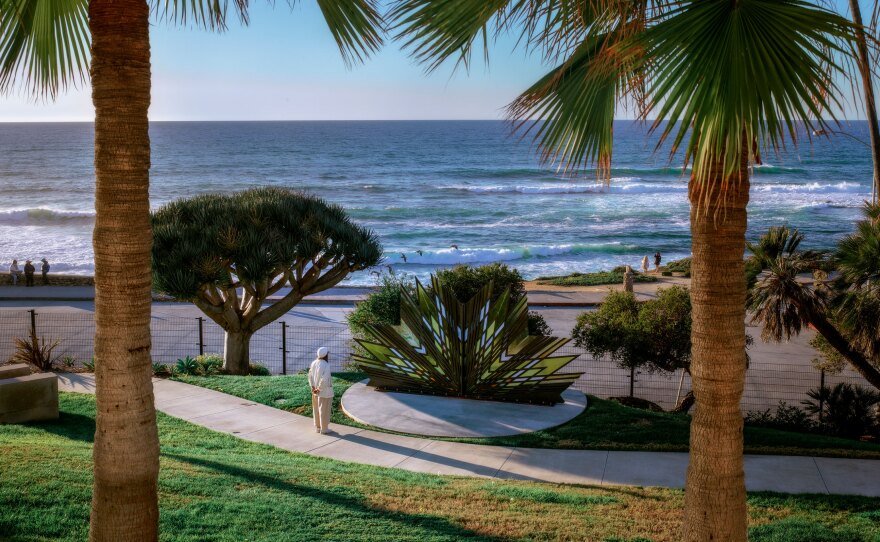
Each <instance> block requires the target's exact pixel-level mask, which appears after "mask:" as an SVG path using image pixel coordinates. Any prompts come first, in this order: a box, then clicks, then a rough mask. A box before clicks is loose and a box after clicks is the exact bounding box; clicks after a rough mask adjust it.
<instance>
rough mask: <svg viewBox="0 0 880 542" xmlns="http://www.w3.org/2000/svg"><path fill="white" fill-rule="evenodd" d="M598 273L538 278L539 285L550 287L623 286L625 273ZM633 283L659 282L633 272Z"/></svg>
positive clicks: (616, 271) (651, 276)
mask: <svg viewBox="0 0 880 542" xmlns="http://www.w3.org/2000/svg"><path fill="white" fill-rule="evenodd" d="M617 269H618V268H615V269H614V270H613V271H598V272H596V273H571V274H570V275H564V276H557V277H538V279H537V280H538V283H539V284H548V285H550V286H604V285H605V284H623V271H622V270H621V271H618V270H617ZM633 282H657V277H655V276H653V275H645V274H642V273H636V272H635V270H633Z"/></svg>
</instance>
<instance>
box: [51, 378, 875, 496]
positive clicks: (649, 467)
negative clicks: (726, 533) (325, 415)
mask: <svg viewBox="0 0 880 542" xmlns="http://www.w3.org/2000/svg"><path fill="white" fill-rule="evenodd" d="M59 385H60V388H61V389H62V390H66V391H86V392H88V391H89V390H93V389H94V382H93V380H92V377H91V375H86V374H67V375H61V378H60V379H59ZM153 385H154V391H155V397H156V408H157V410H159V411H161V412H164V413H166V414H169V415H171V416H174V417H177V418H181V419H183V420H186V421H189V422H191V423H194V424H197V425H201V426H203V427H207V428H209V429H213V430H215V431H220V432H224V433H229V434H232V435H235V436H237V437H239V438H242V439H245V440H250V441H255V442H261V443H264V444H271V445H273V446H276V447H278V448H282V449H285V450H289V451H296V452H305V453H307V454H309V455H315V456H321V457H327V458H332V459H339V460H343V461H351V462H355V463H362V464H370V465H377V466H383V467H397V468H400V469H404V470H408V471H416V472H426V473H432V474H454V475H466V476H480V477H494V478H502V479H510V478H513V479H526V480H534V481H545V482H555V483H565V484H587V485H603V486H606V485H608V486H615V485H629V486H657V487H671V488H678V487H683V485H684V474H685V469H686V467H687V460H688V456H687V454H686V453H656V452H632V451H630V452H624V451H601V450H547V449H536V448H519V447H511V446H481V445H475V444H467V443H460V442H447V441H438V440H430V439H422V438H415V437H409V436H404V435H395V434H390V433H381V432H377V431H371V430H367V429H361V428H357V427H350V426H345V425H339V424H333V425H331V430H332V431H333V433H332V434H329V435H320V434H317V433H315V432H314V426H313V424H312V420H311V419H310V418H307V417H305V416H300V415H297V414H294V413H292V412H286V411H283V410H280V409H277V408H273V407H269V406H266V405H262V404H259V403H256V402H253V401H250V400H244V399H242V398H240V397H235V396H233V395H228V394H225V393H221V392H218V391H214V390H210V389H207V388H200V387H198V386H192V385H190V384H186V383H183V382H176V381H173V380H156V381H155V382H154V384H153ZM878 480H880V461H874V460H867V459H842V458H813V457H790V456H748V457H747V459H746V485H747V487H748V489H749V490H752V491H777V492H784V493H825V494H828V493H831V494H848V495H864V496H880V483H877V481H878Z"/></svg>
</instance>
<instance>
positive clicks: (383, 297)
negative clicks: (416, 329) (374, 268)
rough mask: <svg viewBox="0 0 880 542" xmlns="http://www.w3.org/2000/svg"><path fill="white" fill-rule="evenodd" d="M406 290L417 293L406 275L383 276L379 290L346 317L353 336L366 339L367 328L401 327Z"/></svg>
mask: <svg viewBox="0 0 880 542" xmlns="http://www.w3.org/2000/svg"><path fill="white" fill-rule="evenodd" d="M404 290H405V291H407V292H409V293H412V292H414V291H415V284H414V283H413V281H412V280H409V279H408V278H407V277H406V275H399V276H398V275H394V274H386V275H383V276H382V278H381V281H380V284H379V289H378V290H376V291H375V292H373V293H371V294H370V295H368V296H367V297H366V299H364V300H363V301H361V302H360V303H358V304H357V306H356V307H355V308H354V310H353V311H351V312H350V313H348V316H346V320H347V321H348V326H349V328H351V331H352V334H354V336H355V337H358V338H364V337H365V329H366V328H365V326H368V325H369V326H375V325H381V324H384V325H389V326H397V325H400V293H401V292H402V291H404Z"/></svg>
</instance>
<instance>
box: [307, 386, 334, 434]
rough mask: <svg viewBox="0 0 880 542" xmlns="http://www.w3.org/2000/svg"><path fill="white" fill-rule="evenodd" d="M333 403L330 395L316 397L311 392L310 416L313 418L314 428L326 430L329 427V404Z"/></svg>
mask: <svg viewBox="0 0 880 542" xmlns="http://www.w3.org/2000/svg"><path fill="white" fill-rule="evenodd" d="M332 404H333V398H332V397H318V396H317V395H316V394H314V393H313V394H312V416H314V418H315V428H316V429H320V430H321V431H327V428H328V427H330V406H331V405H332Z"/></svg>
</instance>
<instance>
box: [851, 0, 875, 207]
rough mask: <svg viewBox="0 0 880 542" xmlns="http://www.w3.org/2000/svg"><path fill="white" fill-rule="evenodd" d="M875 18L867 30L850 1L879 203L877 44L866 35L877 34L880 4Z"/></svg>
mask: <svg viewBox="0 0 880 542" xmlns="http://www.w3.org/2000/svg"><path fill="white" fill-rule="evenodd" d="M873 7H874V17H873V18H872V20H871V25H870V28H868V29H867V31H866V29H865V27H864V25H863V24H862V9H861V7H860V6H859V0H849V11H850V16H851V17H852V21H853V23H854V25H855V44H854V45H855V53H856V54H855V55H854V56H855V57H856V70H857V71H858V72H859V78H860V79H861V85H862V86H861V93H862V99H863V100H864V104H865V120H866V121H867V122H868V135H869V137H870V146H871V160H872V163H873V164H874V176H873V185H872V190H871V203H877V202H878V198H880V121H878V120H877V103H876V102H875V100H874V72H873V65H872V62H871V56H870V55H869V52H868V49H869V47H870V46H871V45H874V44H875V40H874V39H872V40H871V41H870V43H869V40H868V38H867V36H866V34H869V35H872V36H873V35H874V34H875V33H876V29H877V27H876V22H877V18H878V16H880V4H878V3H877V2H876V1H875V2H873Z"/></svg>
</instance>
